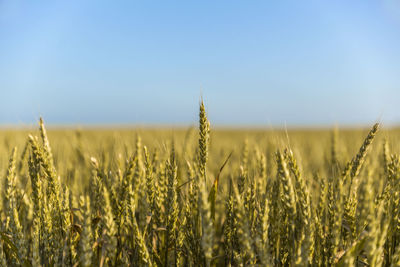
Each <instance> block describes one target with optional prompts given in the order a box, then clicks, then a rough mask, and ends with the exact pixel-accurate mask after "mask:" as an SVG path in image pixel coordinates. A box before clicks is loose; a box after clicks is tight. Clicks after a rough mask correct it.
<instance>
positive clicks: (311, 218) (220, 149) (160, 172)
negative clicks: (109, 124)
mask: <svg viewBox="0 0 400 267" xmlns="http://www.w3.org/2000/svg"><path fill="white" fill-rule="evenodd" d="M371 126H372V125H371ZM210 128H211V130H210ZM380 128H382V129H380ZM399 138H400V131H399V130H396V129H385V127H380V126H379V125H378V124H375V125H374V126H372V127H371V128H370V129H358V128H357V129H333V128H332V129H304V130H301V129H297V130H296V129H289V130H287V131H285V130H262V129H253V130H251V129H237V130H232V129H222V128H221V129H215V130H214V129H213V128H212V125H211V127H210V123H209V121H208V119H207V115H206V112H205V109H204V105H203V104H202V103H201V105H200V112H199V124H198V126H196V127H191V128H188V129H183V128H175V129H171V130H168V129H152V128H141V129H128V128H126V129H112V128H103V129H94V128H92V129H82V130H76V129H51V128H49V129H48V132H46V129H45V127H44V124H43V122H42V121H40V123H39V130H36V129H31V130H29V129H23V130H22V129H15V130H13V129H3V130H1V131H0V155H1V158H0V170H1V186H2V190H1V201H0V207H1V211H0V216H1V221H2V224H1V229H0V230H1V238H0V266H254V265H255V266H332V265H337V266H400V183H399V179H400V170H399V168H400V162H399V151H400V141H399V140H400V139H399Z"/></svg>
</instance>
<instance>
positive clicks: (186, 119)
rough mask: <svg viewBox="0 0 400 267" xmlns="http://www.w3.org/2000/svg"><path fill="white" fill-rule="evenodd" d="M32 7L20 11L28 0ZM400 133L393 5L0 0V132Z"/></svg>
mask: <svg viewBox="0 0 400 267" xmlns="http://www.w3.org/2000/svg"><path fill="white" fill-rule="evenodd" d="M28 2H29V3H28ZM201 95H203V97H204V99H205V101H206V106H207V110H208V112H209V117H210V119H211V122H212V123H213V124H221V125H233V124H242V125H266V126H268V125H284V124H285V123H286V124H288V125H302V126H305V125H321V124H323V125H332V124H335V123H338V124H352V123H356V124H372V123H373V122H375V121H377V120H380V121H382V122H384V123H387V124H395V123H400V108H399V104H400V1H396V0H393V1H389V0H388V1H366V0H359V1H197V2H195V1H137V2H136V1H18V0H0V123H1V124H10V123H12V124H24V123H28V124H29V123H33V122H36V121H37V118H38V116H43V117H44V119H45V121H47V123H53V124H63V123H66V124H108V123H113V124H130V123H133V124H191V123H195V122H196V121H197V110H198V103H199V99H200V96H201Z"/></svg>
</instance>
